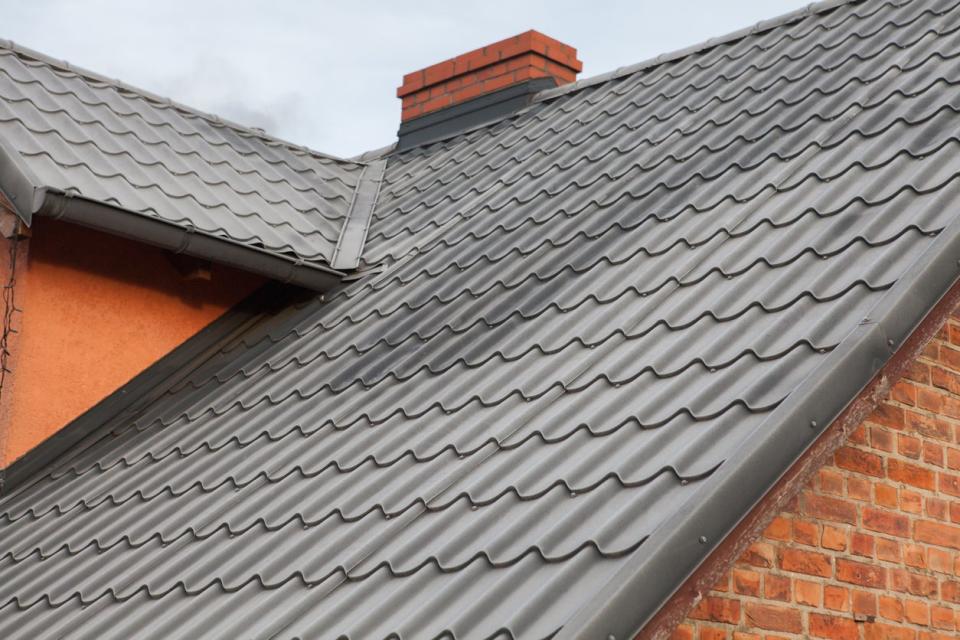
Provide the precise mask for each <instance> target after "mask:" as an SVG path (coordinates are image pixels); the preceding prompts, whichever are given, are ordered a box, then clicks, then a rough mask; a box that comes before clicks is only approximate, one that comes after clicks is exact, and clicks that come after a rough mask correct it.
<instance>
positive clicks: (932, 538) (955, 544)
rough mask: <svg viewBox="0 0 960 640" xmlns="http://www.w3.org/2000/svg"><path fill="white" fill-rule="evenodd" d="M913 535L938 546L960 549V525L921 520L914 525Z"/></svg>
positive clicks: (920, 540) (921, 540) (919, 539)
mask: <svg viewBox="0 0 960 640" xmlns="http://www.w3.org/2000/svg"><path fill="white" fill-rule="evenodd" d="M913 537H914V539H915V540H918V541H919V542H926V543H927V544H933V545H937V546H938V547H949V548H951V549H960V527H954V526H951V525H947V524H941V523H939V522H930V521H927V520H920V521H918V522H917V523H916V524H915V525H914V532H913Z"/></svg>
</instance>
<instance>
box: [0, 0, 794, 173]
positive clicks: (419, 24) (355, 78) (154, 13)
mask: <svg viewBox="0 0 960 640" xmlns="http://www.w3.org/2000/svg"><path fill="white" fill-rule="evenodd" d="M803 3H804V2H803V0H632V1H630V0H627V1H615V2H605V1H600V0H536V1H529V2H527V1H523V0H487V1H485V2H467V1H465V0H425V1H416V0H407V1H405V2H403V1H397V0H393V1H389V0H380V1H373V0H368V1H366V2H364V1H361V0H354V1H352V2H332V1H327V2H320V1H313V2H306V1H300V2H295V1H293V0H233V1H230V2H210V1H205V0H192V1H185V0H159V1H158V0H150V1H149V2H147V1H140V0H85V1H84V2H77V1H76V0H0V8H2V10H3V12H2V13H3V17H4V20H3V27H2V29H0V37H3V38H7V39H11V40H13V41H15V42H18V43H20V44H23V45H26V46H28V47H31V48H33V49H37V50H39V51H42V52H44V53H46V54H48V55H52V56H55V57H57V58H61V59H65V60H68V61H69V62H71V63H73V64H76V65H78V66H81V67H86V68H88V69H91V70H93V71H96V72H98V73H102V74H104V75H108V76H111V77H115V78H120V79H121V80H123V81H125V82H127V83H129V84H133V85H136V86H139V87H142V88H144V89H148V90H150V91H153V92H155V93H158V94H160V95H164V96H168V97H170V98H173V99H174V100H177V101H179V102H183V103H186V104H188V105H191V106H193V107H197V108H199V109H202V110H204V111H210V112H213V113H216V114H218V115H221V116H223V117H226V118H229V119H232V120H235V121H237V122H240V123H242V124H246V125H249V126H258V127H262V128H264V129H266V130H267V131H268V132H270V133H272V134H274V135H277V136H280V137H282V138H286V139H288V140H291V141H293V142H296V143H298V144H303V145H306V146H308V147H311V148H313V149H316V150H318V151H324V152H327V153H332V154H334V155H340V156H352V155H356V154H358V153H361V152H363V151H367V150H370V149H374V148H378V147H382V146H384V145H386V144H389V143H391V142H393V140H394V139H395V136H396V131H397V126H398V124H399V121H400V104H399V102H400V101H399V100H398V99H397V98H396V88H397V86H398V85H399V84H400V81H401V79H402V76H403V74H404V73H407V72H410V71H415V70H417V69H420V68H422V67H425V66H427V65H430V64H433V63H434V62H439V61H441V60H444V59H446V58H450V57H452V56H455V55H457V54H459V53H462V52H464V51H468V50H470V49H474V48H477V47H480V46H483V45H485V44H488V43H490V42H493V41H496V40H500V39H502V38H505V37H508V36H511V35H515V34H517V33H520V32H522V31H526V30H527V29H531V28H532V29H537V30H539V31H542V32H544V33H546V34H547V35H549V36H552V37H554V38H557V39H558V40H562V41H563V42H566V43H568V44H570V45H572V46H574V47H576V48H577V49H578V51H579V55H580V59H581V60H583V62H584V69H583V73H582V74H581V75H580V77H581V78H583V77H587V76H591V75H596V74H598V73H603V72H605V71H609V70H611V69H614V68H616V67H620V66H623V65H627V64H631V63H634V62H640V61H641V60H644V59H647V58H650V57H652V56H655V55H658V54H660V53H665V52H668V51H673V50H675V49H679V48H682V47H686V46H688V45H691V44H695V43H697V42H700V41H702V40H705V39H707V38H710V37H713V36H718V35H723V34H725V33H727V32H729V31H733V30H734V29H739V28H740V27H744V26H748V25H751V24H753V23H755V22H757V21H758V20H763V19H766V18H771V17H774V16H777V15H780V14H782V13H785V12H787V11H790V10H792V9H796V8H798V7H799V6H802V4H803Z"/></svg>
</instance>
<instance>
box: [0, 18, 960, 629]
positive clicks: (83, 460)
mask: <svg viewBox="0 0 960 640" xmlns="http://www.w3.org/2000/svg"><path fill="white" fill-rule="evenodd" d="M958 61H960V0H918V1H916V2H910V3H900V2H881V1H877V2H868V3H850V4H841V5H839V6H834V5H827V6H820V7H816V8H814V9H813V10H811V11H809V12H806V13H802V14H796V15H794V16H792V17H791V18H789V19H787V20H783V21H781V22H779V23H775V24H770V25H766V26H765V27H764V28H762V29H758V30H755V31H754V32H751V33H749V34H747V35H744V34H739V35H738V36H737V37H735V38H731V39H729V40H726V41H722V42H720V43H717V44H716V45H714V46H711V47H708V48H705V49H703V50H701V51H698V52H696V53H692V54H689V55H687V56H685V57H680V58H676V59H671V60H669V61H667V62H664V63H661V64H652V65H646V66H643V67H641V68H637V69H633V70H631V71H630V72H628V73H622V74H618V75H616V76H615V77H612V78H607V79H605V80H604V81H602V82H597V83H593V84H589V83H588V84H586V85H582V86H577V87H575V88H574V89H573V90H569V91H555V92H551V93H549V94H547V95H545V96H542V98H543V99H542V100H541V101H540V102H539V103H537V104H536V105H534V106H533V107H531V108H530V109H528V110H527V111H525V112H524V113H522V114H520V115H518V116H517V117H515V118H511V119H509V120H507V121H504V122H502V123H499V124H497V125H494V126H491V127H487V128H483V129H480V130H478V131H475V132H473V133H470V134H468V135H465V136H461V137H458V138H456V139H452V140H450V141H447V142H445V143H443V144H436V145H432V146H430V147H428V148H423V149H415V150H411V151H408V152H405V153H403V154H399V155H394V156H391V157H390V158H389V161H388V164H387V168H386V174H385V176H384V182H383V187H382V190H381V193H380V198H379V202H378V205H377V209H376V211H375V212H374V218H373V221H372V223H371V230H370V235H369V241H368V244H367V247H368V251H369V253H368V254H367V255H366V259H367V260H368V261H370V262H371V263H372V262H380V261H383V262H389V263H391V265H390V267H389V268H388V269H386V270H385V271H384V272H383V273H381V274H379V275H376V276H371V277H368V278H366V279H364V280H361V281H359V282H357V283H355V284H353V285H352V286H351V287H350V288H346V289H341V290H340V291H338V292H336V293H335V294H334V295H332V296H328V297H327V300H325V301H324V300H322V299H319V298H317V299H314V300H312V301H310V302H308V303H306V304H303V305H294V306H291V307H289V308H287V309H286V310H284V311H282V312H279V313H277V314H275V315H264V316H263V317H262V318H261V320H260V322H259V323H258V324H257V325H256V326H255V327H253V328H251V329H250V330H249V331H247V332H246V333H245V334H243V335H241V336H239V337H237V338H236V339H234V340H233V341H232V342H230V343H229V344H227V345H225V346H224V347H223V348H222V349H221V350H220V351H219V352H218V353H217V354H216V355H215V356H213V357H211V358H209V359H207V360H205V361H203V362H198V364H197V368H196V369H194V370H193V371H191V372H189V375H188V376H187V378H186V379H185V380H183V381H181V382H180V383H178V384H176V385H175V386H173V387H172V388H169V389H166V390H164V392H163V393H162V395H160V394H159V393H158V395H159V397H158V398H157V399H156V400H155V401H153V402H152V403H150V404H149V405H148V406H146V407H145V408H144V409H143V410H142V411H140V412H139V413H137V414H136V415H133V416H129V415H128V416H121V417H118V418H116V419H115V420H113V421H112V422H111V423H109V424H107V425H106V428H107V429H109V431H110V435H109V436H106V437H103V436H98V437H95V438H91V439H90V440H89V441H88V442H87V443H86V447H85V448H83V447H81V448H78V449H77V450H76V451H74V452H73V453H72V454H71V455H70V456H68V457H66V458H64V459H61V460H60V461H58V462H57V463H56V464H55V465H54V466H53V467H51V468H50V469H47V470H46V471H45V472H43V473H41V474H38V475H37V477H36V478H35V479H34V482H33V483H32V484H31V485H30V486H26V487H24V488H23V489H22V490H20V491H19V492H17V493H14V494H13V495H11V496H10V497H8V498H6V499H5V500H4V501H3V502H2V503H0V511H2V515H0V518H2V522H3V525H2V527H0V549H5V550H6V552H5V553H3V555H2V556H0V603H4V604H3V605H2V608H0V635H4V636H5V637H31V638H32V637H60V636H61V635H67V636H69V635H70V634H71V633H73V634H78V635H89V636H97V637H128V636H130V635H131V634H134V633H135V634H136V635H137V636H138V637H172V636H176V637H180V636H182V637H197V636H200V635H203V634H207V635H210V636H215V637H231V636H236V635H244V636H251V637H295V636H297V637H334V636H338V635H340V634H343V636H348V637H354V638H361V637H362V638H367V637H384V636H388V635H391V634H392V637H403V638H429V637H435V636H438V635H446V636H448V637H449V636H453V637H457V638H487V637H492V636H497V637H516V638H542V637H547V636H551V635H552V634H555V633H556V632H557V630H558V629H561V632H560V633H561V635H563V634H566V635H567V637H607V635H608V634H614V635H615V636H616V637H617V638H622V637H627V635H628V634H630V633H632V632H635V631H636V630H637V629H638V628H639V626H640V625H641V624H642V623H643V621H644V620H645V619H646V618H647V617H649V616H650V615H651V614H652V613H653V612H654V611H655V610H656V608H657V606H659V604H660V602H662V601H663V599H664V598H666V597H668V596H669V595H670V593H671V592H672V591H673V589H675V588H676V587H677V586H678V585H679V584H680V582H681V581H682V580H683V578H684V577H685V576H686V575H687V573H688V572H689V571H690V570H692V568H693V567H695V566H696V564H697V563H698V562H699V561H700V560H701V559H702V558H703V557H704V556H705V555H706V553H707V552H708V551H709V550H710V548H711V547H712V546H713V545H714V544H715V543H716V542H717V541H718V540H719V539H720V537H721V536H722V535H723V534H724V533H726V532H727V531H729V529H730V528H731V527H733V526H734V524H735V523H736V521H737V519H738V518H739V517H740V516H741V515H742V514H743V513H745V511H746V510H747V509H748V508H749V506H750V505H751V504H752V502H753V500H756V499H757V498H758V497H759V496H760V494H762V493H763V492H764V491H765V490H766V488H767V487H768V486H769V485H770V484H771V483H772V482H773V481H774V480H775V479H776V478H777V477H778V476H779V475H780V473H782V472H783V471H784V470H785V469H786V467H787V466H788V465H789V464H790V463H791V462H792V460H793V459H795V457H796V455H798V454H799V452H800V451H802V450H803V448H804V447H805V446H807V445H808V444H809V443H810V441H811V440H812V439H813V437H815V436H816V435H817V433H818V431H819V429H822V428H823V427H824V426H825V425H826V424H827V423H829V421H830V420H831V419H832V418H833V417H834V416H835V415H837V413H839V411H840V410H841V409H842V408H843V406H844V405H845V404H846V403H847V402H848V401H849V400H850V399H852V398H853V396H854V395H855V394H856V393H857V391H858V390H859V389H860V388H861V387H862V386H863V385H864V384H865V383H866V382H867V380H868V379H869V378H870V376H871V375H872V374H873V372H874V371H875V370H876V368H877V367H878V366H879V364H880V363H882V362H883V361H884V360H885V359H886V358H888V357H889V355H890V354H891V353H892V351H893V350H894V349H895V348H896V346H897V345H898V344H899V343H900V342H901V341H902V340H903V339H904V338H905V337H906V335H907V333H908V332H909V331H910V330H911V328H912V327H913V326H914V325H915V323H916V322H917V321H919V319H920V317H921V316H922V315H923V314H924V313H925V312H926V310H928V309H929V308H931V307H932V306H933V304H934V303H935V302H936V300H937V299H938V298H939V296H940V295H941V294H942V292H943V291H944V290H945V289H946V288H947V287H948V286H949V285H950V283H952V281H953V279H954V278H955V276H956V255H958V251H960V242H958V239H960V233H958V227H960V224H958V221H957V205H958V204H960V179H958V178H960V153H958V150H960V139H958V138H957V136H956V131H957V126H956V125H957V122H958V110H960V104H958V102H960V92H957V91H956V87H957V85H958V83H960V64H958ZM812 421H813V422H815V423H816V424H817V425H818V428H817V429H811V428H810V424H811V422H812ZM701 536H703V539H704V540H705V541H706V542H704V543H701V541H700V540H701ZM624 603H628V604H629V606H623V605H624ZM598 618H599V620H598ZM594 625H597V626H594Z"/></svg>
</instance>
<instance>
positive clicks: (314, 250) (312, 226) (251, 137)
mask: <svg viewBox="0 0 960 640" xmlns="http://www.w3.org/2000/svg"><path fill="white" fill-rule="evenodd" d="M0 45H2V46H0V139H2V140H3V142H4V146H5V147H6V148H7V149H10V150H12V152H13V153H14V156H15V157H14V160H15V162H16V163H17V164H19V166H20V167H21V168H22V169H23V170H24V171H25V172H26V173H28V174H29V175H31V176H32V177H33V179H34V180H35V181H36V184H35V185H34V186H35V187H37V188H42V187H48V188H52V189H55V190H59V191H66V192H70V193H74V194H76V195H80V196H83V197H85V198H88V199H90V200H93V201H96V202H101V203H106V204H109V205H111V206H115V207H118V208H121V209H124V210H126V211H129V212H132V213H134V214H138V215H142V216H148V217H152V218H157V219H161V220H164V221H166V222H169V223H172V224H175V225H177V226H180V227H184V228H189V229H193V230H195V231H197V232H200V233H206V234H210V235H212V236H214V237H219V238H225V239H228V240H230V241H233V242H237V243H241V244H243V245H247V246H252V247H256V248H259V249H263V250H266V251H269V252H272V253H278V254H282V255H286V256H291V257H293V258H296V259H299V260H302V261H305V262H317V263H329V262H330V259H331V258H332V256H333V251H334V247H335V246H336V244H337V241H338V239H339V237H340V232H341V229H342V228H343V226H344V224H345V222H346V220H347V214H348V210H349V208H350V204H351V201H352V199H353V194H354V192H355V191H356V189H357V185H358V181H359V177H360V174H361V172H362V170H363V168H364V167H363V165H362V164H360V163H356V162H350V161H345V160H339V159H336V158H333V157H329V156H325V155H321V154H318V153H314V152H311V151H309V150H307V149H304V148H301V147H296V146H293V145H290V144H287V143H284V142H281V141H278V140H275V139H273V138H270V137H269V136H266V135H264V134H263V133H262V132H258V131H256V130H253V129H246V128H243V127H239V126H237V125H233V124H231V123H227V122H225V121H222V120H219V119H217V118H215V117H213V116H208V115H206V114H202V113H199V112H196V111H192V110H189V109H187V108H186V107H182V106H181V105H177V104H174V103H171V102H169V101H166V100H163V99H161V98H157V97H155V96H151V95H148V94H145V93H143V92H139V91H138V90H134V89H132V88H129V87H126V86H125V85H121V84H119V83H116V82H114V81H109V80H106V79H103V78H100V77H98V76H95V75H93V74H89V73H87V72H83V71H79V70H75V69H74V68H72V67H69V66H67V65H65V63H57V62H55V61H52V60H49V59H47V58H45V57H43V56H40V55H39V54H35V53H34V52H30V51H28V50H25V49H22V48H20V47H17V46H14V45H12V44H11V43H6V42H0Z"/></svg>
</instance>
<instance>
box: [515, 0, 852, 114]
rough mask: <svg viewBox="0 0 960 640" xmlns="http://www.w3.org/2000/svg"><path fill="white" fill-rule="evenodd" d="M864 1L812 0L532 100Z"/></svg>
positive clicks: (570, 90) (549, 91)
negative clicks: (799, 6) (754, 22)
mask: <svg viewBox="0 0 960 640" xmlns="http://www.w3.org/2000/svg"><path fill="white" fill-rule="evenodd" d="M862 2H864V0H820V2H813V3H810V4H808V5H806V6H804V7H801V8H799V9H794V10H793V11H789V12H787V13H784V14H781V15H779V16H776V17H774V18H769V19H767V20H761V21H760V22H757V23H756V24H754V25H752V26H749V27H743V28H740V29H737V30H735V31H731V32H729V33H726V34H724V35H722V36H715V37H712V38H709V39H707V40H704V41H702V42H699V43H696V44H693V45H690V46H687V47H683V48H682V49H676V50H674V51H670V52H668V53H662V54H660V55H657V56H655V57H653V58H647V59H646V60H643V61H641V62H637V63H635V64H631V65H627V66H625V67H619V68H617V69H614V70H613V71H607V72H605V73H601V74H598V75H595V76H590V77H589V78H584V79H582V80H577V81H576V82H571V83H568V84H564V85H560V86H559V87H554V88H552V89H545V90H544V91H540V92H539V93H537V94H536V95H535V96H534V97H533V103H534V104H535V103H538V102H544V101H546V100H550V99H552V98H556V97H559V96H564V95H567V94H570V93H575V92H577V91H580V90H581V89H586V88H589V87H594V86H596V85H599V84H603V83H604V82H608V81H610V80H617V79H619V78H623V77H625V76H629V75H632V74H634V73H637V72H639V71H645V70H647V69H651V68H653V67H657V66H660V65H662V64H664V63H667V62H674V61H676V60H680V59H682V58H686V57H688V56H691V55H693V54H696V53H701V52H703V51H706V50H708V49H712V48H714V47H716V46H718V45H721V44H726V43H729V42H733V41H736V40H740V39H743V38H745V37H747V36H751V35H757V34H759V33H765V32H767V31H772V30H773V29H776V28H778V27H782V26H784V25H786V24H789V23H791V22H795V21H798V20H801V19H803V18H807V17H809V16H812V15H817V14H820V13H825V12H827V11H832V10H833V9H836V8H837V7H840V6H842V5H846V4H859V3H862Z"/></svg>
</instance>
